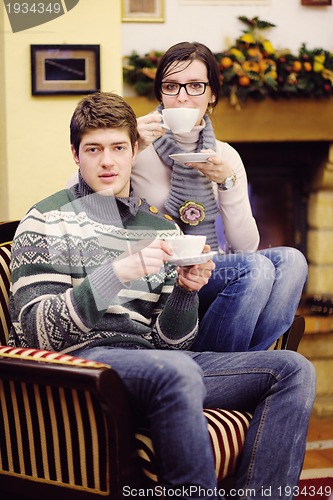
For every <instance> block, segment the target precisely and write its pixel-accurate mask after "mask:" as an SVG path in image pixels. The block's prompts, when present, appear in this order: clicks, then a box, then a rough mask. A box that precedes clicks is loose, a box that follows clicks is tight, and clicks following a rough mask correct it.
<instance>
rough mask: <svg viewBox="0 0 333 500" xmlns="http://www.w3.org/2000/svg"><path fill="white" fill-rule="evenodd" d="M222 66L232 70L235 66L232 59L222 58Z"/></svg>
mask: <svg viewBox="0 0 333 500" xmlns="http://www.w3.org/2000/svg"><path fill="white" fill-rule="evenodd" d="M220 65H221V68H230V67H231V66H232V65H233V62H232V59H230V57H222V59H221V61H220Z"/></svg>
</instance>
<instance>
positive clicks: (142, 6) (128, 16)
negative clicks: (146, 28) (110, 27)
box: [121, 0, 164, 23]
mask: <svg viewBox="0 0 333 500" xmlns="http://www.w3.org/2000/svg"><path fill="white" fill-rule="evenodd" d="M121 20H122V22H123V23H164V0H121Z"/></svg>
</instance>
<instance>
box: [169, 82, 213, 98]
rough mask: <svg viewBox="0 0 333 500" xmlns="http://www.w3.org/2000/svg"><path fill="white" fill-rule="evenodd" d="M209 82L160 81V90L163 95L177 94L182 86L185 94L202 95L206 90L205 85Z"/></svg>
mask: <svg viewBox="0 0 333 500" xmlns="http://www.w3.org/2000/svg"><path fill="white" fill-rule="evenodd" d="M207 86H209V82H190V83H175V82H162V83H161V92H162V94H164V95H178V94H179V92H180V89H181V88H184V89H185V91H186V93H187V95H191V96H196V95H202V94H204V93H205V92H206V87H207Z"/></svg>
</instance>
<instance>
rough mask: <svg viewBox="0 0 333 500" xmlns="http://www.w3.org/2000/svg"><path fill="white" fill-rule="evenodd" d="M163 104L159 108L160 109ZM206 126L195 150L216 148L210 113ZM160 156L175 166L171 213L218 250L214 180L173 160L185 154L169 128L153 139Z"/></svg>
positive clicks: (168, 207)
mask: <svg viewBox="0 0 333 500" xmlns="http://www.w3.org/2000/svg"><path fill="white" fill-rule="evenodd" d="M162 109H163V108H162V106H158V108H157V110H158V111H159V112H161V110H162ZM204 119H205V122H206V126H205V128H204V129H203V130H202V131H201V132H200V135H199V141H198V144H197V148H196V152H200V150H201V149H208V148H212V149H214V150H215V148H216V140H215V134H214V130H213V126H212V123H211V121H210V119H209V117H208V115H205V116H204ZM154 148H155V151H156V153H157V154H158V156H159V157H160V159H161V160H162V161H163V163H165V164H166V165H167V166H169V167H170V168H171V169H172V173H171V186H170V193H169V198H168V199H167V201H166V203H165V208H166V210H167V211H168V213H169V214H170V215H171V216H172V217H173V218H174V220H175V222H177V224H178V225H179V226H180V227H181V229H182V231H183V232H184V233H185V234H205V235H206V236H207V243H208V244H209V245H210V246H211V248H212V250H217V249H218V241H217V235H216V228H215V219H216V217H217V215H218V208H217V205H216V199H215V195H214V191H213V186H212V182H211V181H210V180H209V179H208V177H206V176H205V175H203V174H202V173H201V172H198V171H197V170H195V169H194V168H192V167H187V166H186V165H183V164H182V163H179V162H177V161H174V160H173V159H172V158H170V157H169V155H170V154H175V153H184V151H183V150H182V149H181V148H180V147H179V146H178V145H177V144H176V142H175V139H174V135H173V133H172V132H171V131H169V130H168V131H167V132H166V133H165V134H164V135H163V136H162V137H160V138H159V139H157V140H156V141H155V142H154Z"/></svg>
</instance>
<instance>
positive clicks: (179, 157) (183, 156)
mask: <svg viewBox="0 0 333 500" xmlns="http://www.w3.org/2000/svg"><path fill="white" fill-rule="evenodd" d="M214 155H216V153H177V154H174V155H169V156H170V158H172V159H173V160H176V161H180V162H181V163H186V162H191V163H197V162H200V161H204V162H206V161H207V158H210V157H211V156H214Z"/></svg>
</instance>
